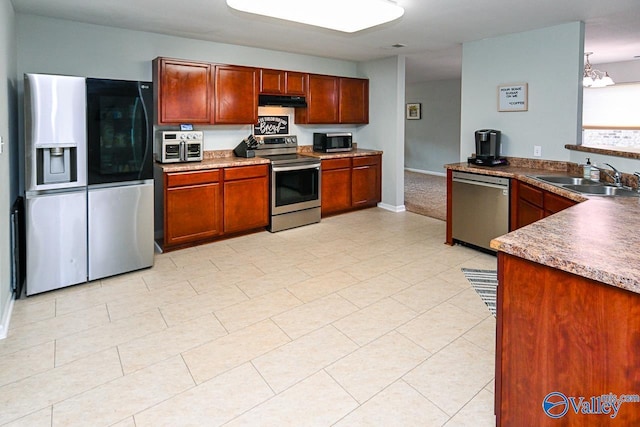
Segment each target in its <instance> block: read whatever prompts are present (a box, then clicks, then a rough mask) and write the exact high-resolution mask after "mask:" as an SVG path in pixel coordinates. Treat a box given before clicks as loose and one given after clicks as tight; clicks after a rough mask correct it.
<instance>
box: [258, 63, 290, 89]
mask: <svg viewBox="0 0 640 427" xmlns="http://www.w3.org/2000/svg"><path fill="white" fill-rule="evenodd" d="M285 88H286V77H285V72H284V71H280V70H266V69H261V70H260V93H267V94H275V95H282V94H284V93H285V90H286V89H285Z"/></svg>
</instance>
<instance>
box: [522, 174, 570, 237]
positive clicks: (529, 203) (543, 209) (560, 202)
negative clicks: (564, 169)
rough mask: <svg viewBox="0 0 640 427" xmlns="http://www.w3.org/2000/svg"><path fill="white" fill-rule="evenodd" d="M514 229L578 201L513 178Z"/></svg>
mask: <svg viewBox="0 0 640 427" xmlns="http://www.w3.org/2000/svg"><path fill="white" fill-rule="evenodd" d="M512 182H513V187H514V188H513V189H512V195H511V198H512V209H514V208H515V213H514V214H513V215H512V221H511V223H512V230H515V229H518V228H520V227H524V226H525V225H529V224H531V223H534V222H536V221H538V220H540V219H542V218H544V217H547V216H549V215H553V214H554V213H556V212H560V211H561V210H563V209H566V208H568V207H571V206H573V205H575V204H576V203H577V202H574V201H573V200H570V199H567V198H566V197H562V196H559V195H557V194H554V193H551V192H550V191H546V190H543V189H541V188H537V187H534V186H532V185H529V184H525V183H523V182H520V181H518V180H512ZM514 219H515V223H514Z"/></svg>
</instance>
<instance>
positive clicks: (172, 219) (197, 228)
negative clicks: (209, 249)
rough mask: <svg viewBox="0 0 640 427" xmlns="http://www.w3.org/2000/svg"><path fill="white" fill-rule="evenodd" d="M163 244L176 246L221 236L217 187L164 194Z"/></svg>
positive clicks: (177, 189)
mask: <svg viewBox="0 0 640 427" xmlns="http://www.w3.org/2000/svg"><path fill="white" fill-rule="evenodd" d="M165 212H166V214H165V227H166V228H165V233H164V235H165V244H166V245H176V244H182V243H189V242H193V241H197V240H202V239H206V238H210V237H215V236H218V235H220V234H221V233H222V191H221V186H220V183H218V182H214V183H209V184H200V185H191V186H184V187H173V188H168V189H167V190H166V193H165Z"/></svg>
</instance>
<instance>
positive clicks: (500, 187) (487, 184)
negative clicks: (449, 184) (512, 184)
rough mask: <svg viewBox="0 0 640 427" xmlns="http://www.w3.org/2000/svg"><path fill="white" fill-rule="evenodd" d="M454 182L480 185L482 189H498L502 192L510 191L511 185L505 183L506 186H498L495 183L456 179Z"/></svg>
mask: <svg viewBox="0 0 640 427" xmlns="http://www.w3.org/2000/svg"><path fill="white" fill-rule="evenodd" d="M452 180H453V182H459V183H462V184H469V185H479V186H481V187H490V188H498V189H501V190H508V189H509V184H508V183H505V184H496V183H493V182H486V181H476V180H470V179H465V178H456V177H454V178H453V179H452Z"/></svg>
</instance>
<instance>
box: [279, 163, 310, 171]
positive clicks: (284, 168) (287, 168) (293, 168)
mask: <svg viewBox="0 0 640 427" xmlns="http://www.w3.org/2000/svg"><path fill="white" fill-rule="evenodd" d="M272 169H273V171H274V172H287V171H299V170H304V169H318V170H320V165H319V164H317V163H314V164H311V165H302V166H300V165H299V166H273V168H272Z"/></svg>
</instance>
